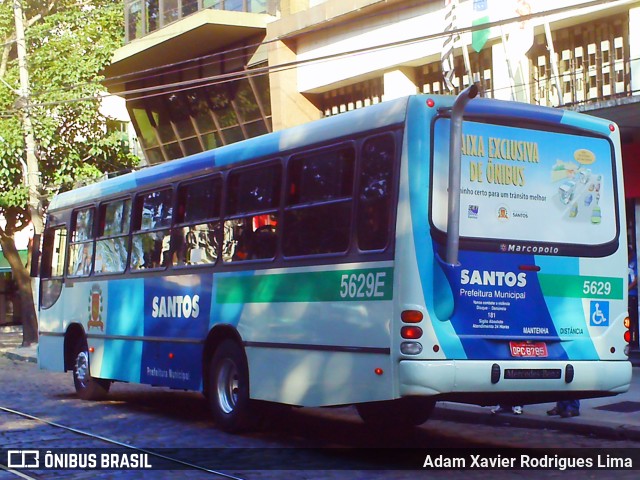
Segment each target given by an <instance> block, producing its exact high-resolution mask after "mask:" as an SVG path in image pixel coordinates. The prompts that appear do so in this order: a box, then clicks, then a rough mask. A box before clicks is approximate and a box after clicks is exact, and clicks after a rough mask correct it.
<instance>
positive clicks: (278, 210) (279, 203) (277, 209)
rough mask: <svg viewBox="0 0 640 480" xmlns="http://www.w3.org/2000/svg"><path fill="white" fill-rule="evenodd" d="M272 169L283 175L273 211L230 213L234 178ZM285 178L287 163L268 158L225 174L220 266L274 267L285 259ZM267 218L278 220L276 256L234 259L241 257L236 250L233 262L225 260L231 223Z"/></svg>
mask: <svg viewBox="0 0 640 480" xmlns="http://www.w3.org/2000/svg"><path fill="white" fill-rule="evenodd" d="M269 167H278V169H279V171H278V172H277V174H278V176H279V185H277V188H276V189H275V190H274V193H276V194H277V195H278V198H277V199H276V201H275V202H273V206H272V207H271V208H267V209H261V210H240V209H239V208H238V207H237V206H236V211H234V213H229V203H230V198H231V194H230V190H231V180H230V178H231V177H232V176H233V175H241V174H242V173H243V172H249V171H251V170H259V169H261V168H269ZM285 178H286V162H284V161H283V158H282V157H276V158H267V159H264V160H260V161H256V162H254V163H251V164H248V165H247V164H244V165H238V166H235V167H233V168H230V169H228V170H227V171H226V172H225V176H224V189H223V191H222V211H221V215H220V220H221V232H220V235H221V236H222V238H221V242H220V247H221V248H220V253H219V257H220V258H222V261H221V262H220V261H219V262H218V264H219V265H221V266H229V265H231V266H233V265H240V264H242V265H246V264H254V263H259V264H265V263H274V262H275V261H276V260H277V259H278V258H279V257H280V256H281V255H282V230H283V228H282V227H281V226H282V225H283V196H284V195H285V193H284V188H285V187H284V185H285ZM263 215H271V216H275V217H276V219H275V220H276V226H277V227H276V229H275V230H276V231H275V232H274V233H275V240H276V243H275V252H274V255H272V256H269V257H262V258H250V256H248V257H247V258H234V257H235V256H236V255H237V253H236V251H235V247H234V253H233V255H232V256H231V257H230V258H229V260H227V259H225V253H224V250H225V249H226V245H225V243H224V242H225V240H224V232H225V231H226V229H227V222H231V221H234V220H242V221H245V222H246V221H248V220H247V219H251V221H253V218H254V217H259V216H263ZM256 231H257V229H256ZM252 234H255V231H252ZM232 268H233V267H232ZM265 268H266V267H265Z"/></svg>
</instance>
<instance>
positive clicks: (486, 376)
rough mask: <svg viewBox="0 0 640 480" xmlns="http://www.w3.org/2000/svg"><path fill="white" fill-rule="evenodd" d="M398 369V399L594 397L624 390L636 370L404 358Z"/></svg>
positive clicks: (624, 364) (626, 365) (599, 364)
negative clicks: (527, 395)
mask: <svg viewBox="0 0 640 480" xmlns="http://www.w3.org/2000/svg"><path fill="white" fill-rule="evenodd" d="M398 369H399V370H398V374H399V381H400V382H399V390H400V391H399V394H400V396H410V395H438V396H444V397H450V396H451V394H453V395H456V394H464V393H475V394H478V393H488V394H494V393H495V394H498V393H507V392H514V393H516V392H558V393H569V392H575V393H578V392H589V395H588V396H590V397H593V396H606V395H615V394H618V393H623V392H626V391H627V390H628V389H629V386H630V384H631V371H632V366H631V363H630V362H628V361H608V362H604V361H536V362H532V361H530V360H529V361H527V360H522V361H518V360H512V361H490V360H481V361H480V360H443V361H437V360H433V361H430V360H427V361H423V360H402V361H400V363H399V367H398ZM598 392H600V393H601V394H602V395H597V393H598Z"/></svg>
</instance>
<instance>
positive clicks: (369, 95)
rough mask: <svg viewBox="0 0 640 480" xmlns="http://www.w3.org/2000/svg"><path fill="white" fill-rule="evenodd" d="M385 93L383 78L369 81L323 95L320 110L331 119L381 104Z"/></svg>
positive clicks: (320, 100)
mask: <svg viewBox="0 0 640 480" xmlns="http://www.w3.org/2000/svg"><path fill="white" fill-rule="evenodd" d="M383 93H384V84H383V80H382V78H376V79H373V80H367V81H364V82H360V83H355V84H353V85H349V86H347V87H342V88H338V89H336V90H331V91H329V92H325V93H323V94H322V96H321V97H320V99H319V103H320V105H319V108H320V110H322V112H323V114H324V116H325V117H330V116H332V115H337V114H339V113H344V112H348V111H350V110H356V109H358V108H362V107H368V106H369V105H374V104H376V103H380V102H381V101H382V94H383Z"/></svg>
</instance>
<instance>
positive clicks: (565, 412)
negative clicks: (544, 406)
mask: <svg viewBox="0 0 640 480" xmlns="http://www.w3.org/2000/svg"><path fill="white" fill-rule="evenodd" d="M547 415H560V417H561V418H571V417H579V416H580V400H561V401H559V402H556V406H555V407H553V408H552V409H551V410H547Z"/></svg>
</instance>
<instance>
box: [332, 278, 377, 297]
mask: <svg viewBox="0 0 640 480" xmlns="http://www.w3.org/2000/svg"><path fill="white" fill-rule="evenodd" d="M386 276H387V274H386V272H375V273H374V272H368V273H345V274H344V275H342V276H341V277H340V297H342V298H382V297H384V287H385V279H386Z"/></svg>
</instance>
